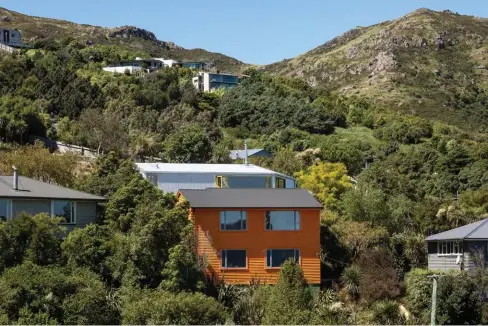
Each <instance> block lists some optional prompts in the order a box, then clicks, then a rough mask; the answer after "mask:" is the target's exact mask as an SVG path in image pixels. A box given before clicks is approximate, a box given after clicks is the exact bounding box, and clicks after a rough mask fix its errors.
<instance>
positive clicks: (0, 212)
mask: <svg viewBox="0 0 488 326" xmlns="http://www.w3.org/2000/svg"><path fill="white" fill-rule="evenodd" d="M11 207H12V201H11V200H9V199H0V220H3V221H6V220H8V218H9V217H10V215H11V214H10V210H11Z"/></svg>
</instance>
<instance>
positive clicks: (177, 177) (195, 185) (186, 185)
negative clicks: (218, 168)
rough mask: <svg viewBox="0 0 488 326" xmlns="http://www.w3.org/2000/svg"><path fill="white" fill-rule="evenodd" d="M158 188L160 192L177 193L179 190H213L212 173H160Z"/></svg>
mask: <svg viewBox="0 0 488 326" xmlns="http://www.w3.org/2000/svg"><path fill="white" fill-rule="evenodd" d="M158 188H159V189H161V190H162V191H164V192H165V193H166V192H173V193H177V192H178V190H180V189H206V188H215V174H213V173H160V174H159V176H158Z"/></svg>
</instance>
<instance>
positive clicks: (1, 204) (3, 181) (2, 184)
mask: <svg viewBox="0 0 488 326" xmlns="http://www.w3.org/2000/svg"><path fill="white" fill-rule="evenodd" d="M102 201H105V198H103V197H99V196H95V195H91V194H88V193H85V192H81V191H76V190H73V189H69V188H65V187H61V186H57V185H54V184H50V183H46V182H41V181H37V180H34V179H30V178H26V177H23V176H19V175H18V172H17V170H15V169H14V174H13V176H0V218H2V219H4V220H9V219H13V218H15V217H17V216H19V215H20V214H22V213H28V214H32V215H35V214H40V213H47V214H49V215H52V216H60V217H63V218H64V219H65V224H66V226H67V227H68V229H73V228H74V227H83V226H85V225H87V224H90V223H95V221H96V215H97V203H99V202H102Z"/></svg>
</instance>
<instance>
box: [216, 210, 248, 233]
mask: <svg viewBox="0 0 488 326" xmlns="http://www.w3.org/2000/svg"><path fill="white" fill-rule="evenodd" d="M220 230H222V231H228V230H247V212H246V211H221V212H220Z"/></svg>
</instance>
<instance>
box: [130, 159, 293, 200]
mask: <svg viewBox="0 0 488 326" xmlns="http://www.w3.org/2000/svg"><path fill="white" fill-rule="evenodd" d="M136 166H137V168H138V169H139V171H140V173H141V174H142V176H143V177H144V178H145V179H146V180H148V181H150V182H151V183H153V184H154V185H157V186H158V187H159V189H161V190H163V191H164V192H173V193H177V192H178V190H180V189H207V188H295V187H296V182H295V179H293V178H292V177H290V176H287V175H284V174H281V173H278V172H276V171H272V170H268V169H265V168H262V167H259V166H256V165H253V164H247V165H246V164H191V163H136Z"/></svg>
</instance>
